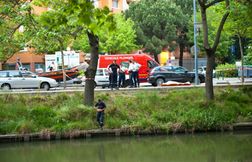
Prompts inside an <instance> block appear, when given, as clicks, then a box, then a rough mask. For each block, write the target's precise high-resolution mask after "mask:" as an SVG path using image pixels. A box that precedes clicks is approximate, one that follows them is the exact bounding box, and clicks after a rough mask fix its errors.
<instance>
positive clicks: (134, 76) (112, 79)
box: [108, 60, 141, 89]
mask: <svg viewBox="0 0 252 162" xmlns="http://www.w3.org/2000/svg"><path fill="white" fill-rule="evenodd" d="M140 67H141V65H140V64H138V63H137V62H135V61H134V60H129V67H128V69H127V68H126V67H124V66H122V65H120V66H119V65H118V64H117V63H116V60H114V61H113V63H112V64H110V65H109V66H108V72H109V84H110V85H109V86H110V88H111V89H113V88H119V87H125V79H126V75H125V74H126V72H127V71H128V73H129V80H130V87H139V86H140V82H139V75H138V71H139V68H140ZM118 75H119V80H118V82H117V78H118ZM117 83H118V84H117Z"/></svg>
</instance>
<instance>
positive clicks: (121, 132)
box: [0, 122, 252, 143]
mask: <svg viewBox="0 0 252 162" xmlns="http://www.w3.org/2000/svg"><path fill="white" fill-rule="evenodd" d="M223 131H233V132H236V131H252V122H247V123H236V124H234V125H232V126H227V127H225V128H222V129H211V130H193V129H184V128H179V129H174V130H170V131H169V130H161V129H153V130H130V129H104V130H100V129H94V130H74V131H72V132H66V133H54V132H42V133H31V134H7V135H0V143H9V142H30V141H50V140H64V139H77V138H95V137H121V136H147V135H174V134H193V133H203V132H204V133H205V132H223Z"/></svg>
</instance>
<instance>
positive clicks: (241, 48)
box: [238, 35, 244, 83]
mask: <svg viewBox="0 0 252 162" xmlns="http://www.w3.org/2000/svg"><path fill="white" fill-rule="evenodd" d="M238 39H239V46H240V52H241V69H242V73H241V79H242V83H244V61H243V47H242V41H241V36H240V35H238Z"/></svg>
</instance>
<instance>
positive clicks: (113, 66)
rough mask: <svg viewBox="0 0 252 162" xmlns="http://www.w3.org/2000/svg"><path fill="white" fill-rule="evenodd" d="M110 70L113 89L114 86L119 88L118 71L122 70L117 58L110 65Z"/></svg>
mask: <svg viewBox="0 0 252 162" xmlns="http://www.w3.org/2000/svg"><path fill="white" fill-rule="evenodd" d="M109 70H111V71H112V75H111V82H112V85H111V89H112V90H113V88H118V87H117V71H118V70H120V66H119V65H118V64H116V60H114V61H113V63H112V64H110V65H109Z"/></svg>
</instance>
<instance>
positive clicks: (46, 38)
mask: <svg viewBox="0 0 252 162" xmlns="http://www.w3.org/2000/svg"><path fill="white" fill-rule="evenodd" d="M34 17H35V18H34V20H35V21H36V24H35V25H34V26H30V28H29V29H27V30H26V32H25V33H26V34H28V35H29V36H30V37H31V40H30V41H29V42H30V43H29V45H30V46H33V47H35V49H36V50H37V51H39V52H43V53H45V52H48V51H55V50H59V51H60V52H61V67H62V68H61V69H62V75H63V82H64V89H65V88H66V74H65V64H64V53H63V51H64V49H66V47H67V46H68V45H69V44H70V39H71V38H70V34H71V26H68V25H65V22H64V16H63V15H61V14H59V13H58V12H56V11H55V10H50V11H47V12H43V13H42V14H41V15H39V16H36V15H34Z"/></svg>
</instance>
